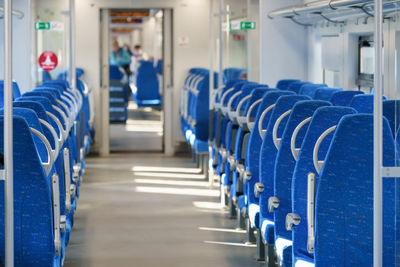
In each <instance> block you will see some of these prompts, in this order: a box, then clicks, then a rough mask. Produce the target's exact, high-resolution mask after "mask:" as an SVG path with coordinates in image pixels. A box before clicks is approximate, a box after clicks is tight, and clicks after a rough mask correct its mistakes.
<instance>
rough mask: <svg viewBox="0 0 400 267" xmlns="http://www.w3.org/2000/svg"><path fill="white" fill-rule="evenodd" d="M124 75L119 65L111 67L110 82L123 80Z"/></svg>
mask: <svg viewBox="0 0 400 267" xmlns="http://www.w3.org/2000/svg"><path fill="white" fill-rule="evenodd" d="M123 77H124V74H123V73H122V71H121V70H120V68H119V66H117V65H110V80H121V79H122V78H123Z"/></svg>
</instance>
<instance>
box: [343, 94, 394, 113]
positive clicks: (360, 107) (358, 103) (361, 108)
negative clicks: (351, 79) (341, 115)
mask: <svg viewBox="0 0 400 267" xmlns="http://www.w3.org/2000/svg"><path fill="white" fill-rule="evenodd" d="M385 99H386V97H385V96H383V100H385ZM350 106H351V107H352V108H354V109H355V110H357V111H358V112H359V113H373V112H374V95H372V94H358V95H355V96H354V97H353V99H352V101H351V103H350Z"/></svg>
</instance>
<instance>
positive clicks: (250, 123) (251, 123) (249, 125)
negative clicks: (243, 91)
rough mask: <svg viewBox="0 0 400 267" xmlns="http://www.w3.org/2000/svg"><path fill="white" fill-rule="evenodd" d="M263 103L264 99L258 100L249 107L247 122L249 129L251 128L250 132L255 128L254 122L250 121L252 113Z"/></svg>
mask: <svg viewBox="0 0 400 267" xmlns="http://www.w3.org/2000/svg"><path fill="white" fill-rule="evenodd" d="M261 102H262V98H261V99H257V100H256V101H254V103H253V104H251V106H250V107H249V110H248V111H247V115H246V122H247V128H249V131H251V130H253V128H254V121H250V118H251V113H252V112H253V109H254V108H255V107H256V106H257V105H258V104H260V103H261Z"/></svg>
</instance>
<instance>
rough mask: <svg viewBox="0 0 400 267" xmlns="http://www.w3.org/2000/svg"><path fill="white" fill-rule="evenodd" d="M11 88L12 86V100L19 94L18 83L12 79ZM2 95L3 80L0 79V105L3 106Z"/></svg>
mask: <svg viewBox="0 0 400 267" xmlns="http://www.w3.org/2000/svg"><path fill="white" fill-rule="evenodd" d="M12 88H13V100H15V99H17V98H18V97H20V96H21V92H20V90H19V86H18V84H17V83H16V82H15V81H13V83H12ZM3 96H4V80H0V107H3V106H4V98H3Z"/></svg>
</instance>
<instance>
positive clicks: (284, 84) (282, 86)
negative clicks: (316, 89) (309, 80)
mask: <svg viewBox="0 0 400 267" xmlns="http://www.w3.org/2000/svg"><path fill="white" fill-rule="evenodd" d="M297 82H301V81H300V80H296V79H284V80H279V81H278V82H277V83H276V88H277V89H279V90H288V88H289V87H290V85H291V84H293V83H297Z"/></svg>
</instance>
